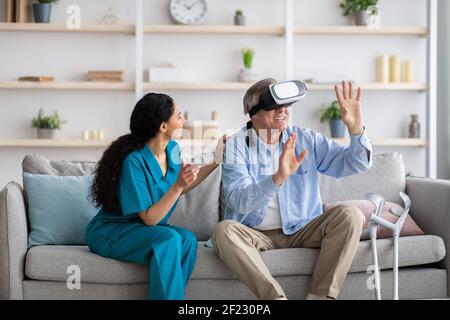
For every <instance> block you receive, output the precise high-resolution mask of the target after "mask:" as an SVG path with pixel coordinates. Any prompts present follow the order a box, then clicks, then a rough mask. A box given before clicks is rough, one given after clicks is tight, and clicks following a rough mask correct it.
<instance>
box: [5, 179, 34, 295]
mask: <svg viewBox="0 0 450 320" xmlns="http://www.w3.org/2000/svg"><path fill="white" fill-rule="evenodd" d="M27 239H28V226H27V215H26V209H25V201H24V196H23V190H22V187H21V186H20V185H19V184H17V183H15V182H10V183H8V184H7V185H6V187H5V188H4V189H3V190H1V191H0V299H23V295H22V282H23V278H24V265H25V256H26V253H27Z"/></svg>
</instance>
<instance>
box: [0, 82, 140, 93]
mask: <svg viewBox="0 0 450 320" xmlns="http://www.w3.org/2000/svg"><path fill="white" fill-rule="evenodd" d="M0 89H38V90H39V89H41V90H128V91H132V90H134V84H132V83H127V82H97V81H95V82H94V81H71V82H62V81H49V82H34V81H0Z"/></svg>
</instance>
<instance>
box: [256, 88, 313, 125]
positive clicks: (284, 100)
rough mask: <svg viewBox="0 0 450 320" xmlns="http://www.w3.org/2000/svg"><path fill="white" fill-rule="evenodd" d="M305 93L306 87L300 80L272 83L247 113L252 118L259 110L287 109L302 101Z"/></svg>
mask: <svg viewBox="0 0 450 320" xmlns="http://www.w3.org/2000/svg"><path fill="white" fill-rule="evenodd" d="M307 91H308V90H307V88H306V85H305V84H304V83H303V82H302V81H300V80H290V81H283V82H278V83H273V84H271V85H269V88H268V89H267V91H266V92H265V93H264V94H263V96H262V97H261V100H260V102H259V103H258V104H257V105H256V106H254V107H253V108H252V109H251V110H250V111H249V115H250V117H252V116H253V115H255V114H256V113H257V112H258V111H259V110H261V109H263V110H273V109H276V108H280V107H289V106H290V105H291V104H293V103H294V102H296V101H299V100H303V99H304V98H305V97H306V92H307Z"/></svg>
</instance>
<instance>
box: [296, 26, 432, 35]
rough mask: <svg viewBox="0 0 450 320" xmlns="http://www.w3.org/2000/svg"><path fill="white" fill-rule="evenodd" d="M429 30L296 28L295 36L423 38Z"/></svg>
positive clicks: (414, 28)
mask: <svg viewBox="0 0 450 320" xmlns="http://www.w3.org/2000/svg"><path fill="white" fill-rule="evenodd" d="M428 33H429V30H428V28H427V27H381V28H379V29H370V28H367V27H365V26H296V27H294V34H296V35H399V36H405V35H411V36H419V37H424V36H427V35H428Z"/></svg>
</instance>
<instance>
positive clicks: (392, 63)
mask: <svg viewBox="0 0 450 320" xmlns="http://www.w3.org/2000/svg"><path fill="white" fill-rule="evenodd" d="M389 71H390V77H389V80H390V81H391V82H400V64H399V61H398V55H396V54H394V55H392V56H391V57H390V59H389Z"/></svg>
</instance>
